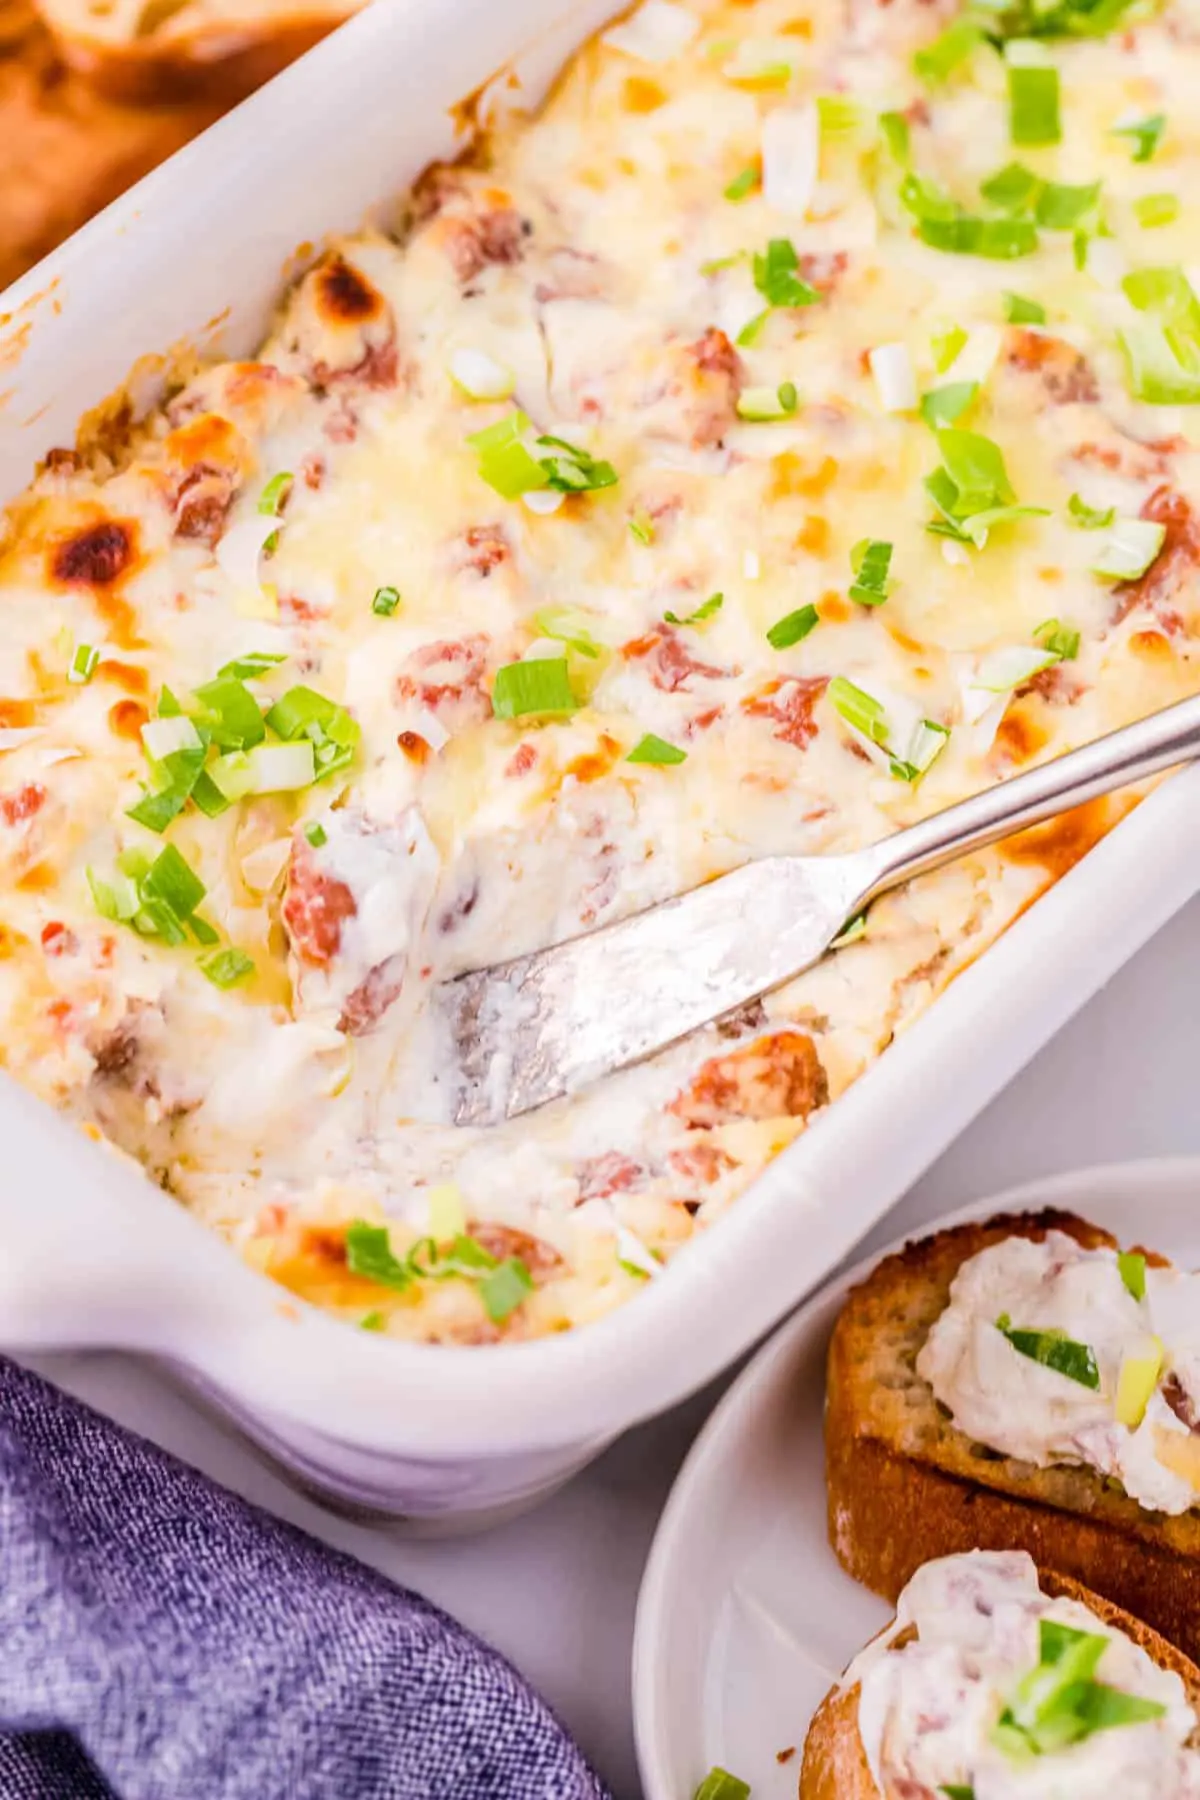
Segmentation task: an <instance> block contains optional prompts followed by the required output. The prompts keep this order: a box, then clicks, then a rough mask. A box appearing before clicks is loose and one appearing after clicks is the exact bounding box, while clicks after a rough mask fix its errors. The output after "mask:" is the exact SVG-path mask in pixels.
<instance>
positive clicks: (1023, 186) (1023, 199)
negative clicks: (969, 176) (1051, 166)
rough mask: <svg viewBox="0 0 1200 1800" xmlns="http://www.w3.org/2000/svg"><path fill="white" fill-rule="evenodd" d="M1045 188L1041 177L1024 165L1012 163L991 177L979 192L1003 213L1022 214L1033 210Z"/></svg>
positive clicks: (983, 183)
mask: <svg viewBox="0 0 1200 1800" xmlns="http://www.w3.org/2000/svg"><path fill="white" fill-rule="evenodd" d="M1043 186H1044V183H1043V181H1042V179H1041V177H1040V175H1035V174H1034V172H1033V170H1032V169H1027V168H1026V167H1025V164H1024V163H1019V162H1011V163H1005V165H1004V167H1003V168H1002V169H997V171H996V173H995V174H994V175H989V176H988V178H987V180H986V181H985V182H982V183H981V185H980V189H979V192H980V193H981V194H982V195H983V198H984V199H985V200H986V201H987V202H988V204H989V206H998V207H999V208H1000V210H1001V211H1002V212H1013V213H1021V212H1029V211H1031V210H1032V208H1033V207H1034V205H1035V204H1036V202H1037V197H1038V195H1039V194H1040V193H1041V191H1042V188H1043Z"/></svg>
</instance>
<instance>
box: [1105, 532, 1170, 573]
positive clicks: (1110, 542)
mask: <svg viewBox="0 0 1200 1800" xmlns="http://www.w3.org/2000/svg"><path fill="white" fill-rule="evenodd" d="M1166 535H1167V528H1166V526H1165V525H1160V524H1158V523H1157V522H1156V521H1155V520H1154V519H1122V518H1118V519H1117V521H1116V523H1115V525H1113V527H1112V529H1111V530H1110V532H1109V534H1108V536H1107V537H1106V538H1104V539H1103V541H1102V542H1101V544H1100V547H1099V549H1098V550H1097V551H1096V553H1095V556H1094V558H1093V560H1092V562H1091V564H1090V565H1089V566H1090V568H1091V570H1092V573H1093V574H1094V575H1104V576H1107V577H1108V578H1109V579H1110V580H1112V581H1136V580H1137V579H1138V577H1139V576H1140V575H1144V574H1145V573H1146V570H1147V569H1148V568H1149V567H1150V564H1151V563H1152V562H1153V561H1154V559H1155V557H1156V556H1157V555H1158V553H1159V551H1160V550H1161V549H1162V547H1163V540H1164V539H1165V537H1166Z"/></svg>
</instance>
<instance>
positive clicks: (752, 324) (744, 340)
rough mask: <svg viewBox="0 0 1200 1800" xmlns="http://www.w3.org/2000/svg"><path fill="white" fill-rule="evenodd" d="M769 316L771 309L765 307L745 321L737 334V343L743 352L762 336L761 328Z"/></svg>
mask: <svg viewBox="0 0 1200 1800" xmlns="http://www.w3.org/2000/svg"><path fill="white" fill-rule="evenodd" d="M770 316H771V308H770V307H769V306H766V307H764V308H763V310H762V312H757V313H755V315H754V317H753V318H752V319H747V320H746V323H745V324H744V325H743V326H742V329H741V330H740V331H739V332H738V334H737V342H738V344H739V345H740V347H741V348H742V349H743V350H748V349H749V348H750V346H751V345H752V344H757V342H758V340H759V338H760V337H761V336H762V328H763V326H764V325H765V324H766V322H767V320H768V319H769V318H770Z"/></svg>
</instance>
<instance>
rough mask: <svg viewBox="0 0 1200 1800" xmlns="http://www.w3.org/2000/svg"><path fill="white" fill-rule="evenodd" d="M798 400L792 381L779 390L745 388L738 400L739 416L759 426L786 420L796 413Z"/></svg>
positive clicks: (779, 387) (780, 385) (783, 383)
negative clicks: (777, 420)
mask: <svg viewBox="0 0 1200 1800" xmlns="http://www.w3.org/2000/svg"><path fill="white" fill-rule="evenodd" d="M798 398H799V397H798V395H797V393H796V389H795V387H794V385H793V384H792V382H790V381H783V382H781V383H780V384H779V386H778V387H777V388H771V387H748V388H743V389H742V391H741V393H740V394H739V395H738V398H737V415H738V418H739V419H746V420H750V421H754V422H756V423H759V424H763V423H771V422H772V421H774V420H776V419H786V418H789V417H790V416H791V414H792V413H794V412H795V410H796V406H797V402H798Z"/></svg>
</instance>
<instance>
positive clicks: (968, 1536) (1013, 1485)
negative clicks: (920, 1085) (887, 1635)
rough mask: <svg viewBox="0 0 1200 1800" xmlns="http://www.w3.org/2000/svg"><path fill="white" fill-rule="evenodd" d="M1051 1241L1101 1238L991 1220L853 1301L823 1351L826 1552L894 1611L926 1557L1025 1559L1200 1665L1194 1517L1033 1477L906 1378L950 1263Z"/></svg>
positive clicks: (1054, 1226)
mask: <svg viewBox="0 0 1200 1800" xmlns="http://www.w3.org/2000/svg"><path fill="white" fill-rule="evenodd" d="M1051 1230H1057V1231H1062V1232H1066V1233H1067V1234H1068V1235H1069V1236H1071V1237H1073V1238H1075V1239H1076V1240H1077V1241H1078V1242H1079V1243H1081V1244H1083V1245H1084V1246H1086V1247H1087V1248H1095V1247H1097V1246H1100V1245H1109V1246H1111V1245H1113V1243H1114V1240H1113V1239H1112V1238H1111V1237H1110V1236H1109V1234H1108V1233H1107V1232H1104V1231H1100V1230H1099V1229H1098V1228H1097V1227H1095V1226H1093V1225H1089V1224H1087V1223H1086V1222H1085V1221H1084V1220H1083V1219H1079V1218H1076V1217H1075V1216H1074V1215H1073V1214H1070V1213H1060V1212H1053V1211H1046V1212H1039V1213H1022V1214H1013V1215H1007V1216H1001V1217H998V1218H993V1219H989V1220H988V1221H987V1222H986V1223H980V1224H970V1225H960V1226H957V1227H956V1228H955V1229H954V1230H951V1231H942V1232H938V1233H937V1235H936V1236H934V1237H928V1238H923V1239H921V1240H920V1241H918V1242H915V1243H911V1244H908V1245H907V1246H906V1247H905V1248H904V1249H903V1250H901V1251H900V1252H899V1253H898V1254H896V1255H894V1256H889V1257H886V1258H885V1259H884V1261H883V1262H881V1263H880V1264H879V1266H878V1268H876V1269H875V1270H873V1271H872V1273H871V1274H870V1275H868V1277H867V1279H866V1280H865V1281H864V1282H862V1283H861V1284H860V1285H859V1286H858V1287H856V1288H855V1289H854V1290H853V1291H852V1293H851V1294H850V1296H849V1298H848V1300H847V1302H846V1305H845V1307H844V1309H843V1311H842V1313H841V1316H840V1318H839V1319H838V1322H837V1325H836V1327H835V1329H834V1334H833V1340H832V1343H831V1344H830V1348H829V1367H828V1386H827V1403H826V1414H825V1453H826V1468H827V1484H828V1485H827V1491H828V1509H829V1512H828V1517H829V1540H830V1543H831V1544H832V1546H833V1549H834V1552H835V1554H836V1556H837V1558H838V1560H839V1562H840V1563H841V1564H842V1567H843V1568H844V1569H846V1571H847V1572H848V1573H849V1574H851V1575H853V1577H854V1578H855V1580H856V1581H861V1582H862V1583H863V1585H864V1586H866V1587H869V1588H871V1589H872V1590H873V1591H874V1592H875V1593H877V1594H881V1595H883V1597H884V1599H886V1600H892V1601H894V1600H895V1599H896V1598H897V1597H898V1595H899V1593H900V1590H901V1589H902V1588H903V1587H904V1585H905V1583H906V1582H907V1581H908V1580H909V1578H910V1577H911V1576H912V1575H913V1574H914V1573H915V1571H916V1570H917V1569H918V1568H920V1566H921V1564H922V1563H925V1562H929V1561H930V1560H931V1559H932V1558H934V1557H938V1556H949V1555H952V1554H953V1553H955V1552H956V1551H961V1550H1027V1551H1028V1552H1029V1554H1030V1555H1031V1556H1032V1557H1033V1560H1034V1561H1035V1562H1036V1563H1037V1565H1038V1567H1039V1568H1053V1569H1058V1570H1060V1571H1061V1572H1062V1573H1063V1574H1065V1575H1070V1576H1073V1577H1074V1578H1075V1579H1076V1580H1078V1581H1086V1582H1087V1583H1088V1585H1089V1586H1090V1587H1092V1588H1094V1589H1095V1590H1096V1592H1097V1593H1100V1594H1103V1595H1104V1596H1105V1598H1106V1599H1109V1600H1112V1601H1115V1602H1116V1604H1117V1605H1118V1606H1122V1607H1124V1608H1125V1610H1126V1611H1127V1612H1129V1613H1132V1614H1133V1616H1134V1617H1135V1618H1139V1619H1144V1620H1145V1621H1146V1623H1147V1624H1148V1625H1150V1626H1151V1627H1153V1629H1154V1630H1156V1631H1159V1632H1161V1633H1162V1635H1163V1636H1164V1637H1165V1638H1167V1639H1168V1640H1169V1642H1171V1643H1173V1644H1177V1645H1178V1646H1179V1648H1180V1649H1181V1650H1184V1651H1185V1652H1186V1653H1187V1654H1188V1655H1189V1656H1191V1657H1193V1658H1197V1657H1200V1512H1198V1511H1197V1510H1196V1509H1193V1510H1192V1511H1190V1512H1186V1513H1182V1514H1180V1515H1179V1516H1177V1517H1173V1518H1167V1517H1164V1516H1163V1515H1162V1514H1161V1513H1155V1512H1149V1511H1147V1510H1146V1509H1145V1508H1144V1507H1142V1506H1139V1505H1138V1503H1137V1501H1136V1500H1131V1499H1130V1498H1129V1497H1128V1496H1127V1495H1126V1494H1125V1493H1124V1492H1122V1490H1121V1489H1120V1487H1119V1486H1118V1485H1116V1484H1115V1483H1113V1482H1110V1481H1107V1480H1106V1479H1105V1478H1104V1477H1102V1476H1100V1475H1098V1474H1097V1473H1095V1471H1093V1470H1091V1469H1079V1468H1068V1467H1056V1468H1050V1469H1037V1468H1034V1467H1033V1466H1032V1465H1031V1464H1029V1463H1024V1462H1019V1461H1017V1460H1016V1459H1015V1458H1012V1457H1006V1456H1001V1455H998V1454H997V1453H996V1452H995V1451H993V1450H989V1449H987V1448H985V1447H984V1446H982V1445H980V1444H976V1443H973V1442H972V1441H971V1439H970V1438H969V1437H968V1436H967V1435H966V1434H965V1433H964V1432H961V1431H959V1430H957V1429H956V1427H955V1426H954V1425H952V1424H951V1423H950V1422H949V1420H948V1419H947V1417H946V1414H945V1412H944V1411H943V1409H942V1408H941V1407H940V1406H939V1405H938V1403H937V1402H936V1400H935V1399H934V1397H933V1393H932V1390H931V1389H930V1387H929V1386H928V1384H927V1383H926V1382H924V1381H922V1380H921V1378H920V1377H919V1376H918V1374H917V1372H916V1367H915V1365H916V1359H917V1355H918V1353H919V1351H920V1349H921V1346H922V1345H923V1344H924V1342H925V1339H926V1337H927V1336H928V1334H929V1331H930V1328H931V1327H932V1325H933V1323H934V1321H935V1319H937V1317H938V1316H939V1314H940V1313H941V1312H942V1311H943V1310H944V1308H945V1307H946V1305H947V1303H948V1301H949V1296H950V1283H951V1281H952V1280H953V1278H954V1276H955V1274H956V1273H957V1271H958V1269H959V1267H960V1266H961V1264H962V1263H964V1262H965V1261H966V1260H967V1259H968V1257H971V1256H975V1255H976V1254H977V1253H978V1252H979V1251H980V1250H984V1249H986V1248H987V1247H988V1246H989V1245H991V1244H995V1243H997V1242H999V1241H1000V1239H1002V1238H1005V1237H1012V1236H1014V1235H1018V1234H1019V1235H1021V1236H1025V1237H1031V1238H1035V1239H1040V1238H1043V1237H1044V1236H1045V1235H1046V1233H1047V1232H1048V1231H1051ZM1149 1260H1150V1261H1152V1262H1157V1263H1159V1264H1161V1263H1162V1262H1163V1261H1164V1259H1163V1258H1162V1257H1160V1256H1155V1255H1152V1254H1150V1255H1149Z"/></svg>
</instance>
